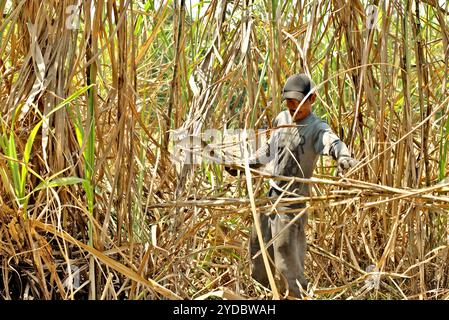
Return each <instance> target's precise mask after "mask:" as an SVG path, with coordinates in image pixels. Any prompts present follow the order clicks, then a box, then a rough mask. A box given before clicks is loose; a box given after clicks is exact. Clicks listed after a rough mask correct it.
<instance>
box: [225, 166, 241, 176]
mask: <svg viewBox="0 0 449 320" xmlns="http://www.w3.org/2000/svg"><path fill="white" fill-rule="evenodd" d="M224 168H225V170H226V171H227V172H228V173H229V174H230V175H231V176H233V177H235V176H237V173H238V171H239V170H237V169H234V168H231V167H228V166H225V167H224Z"/></svg>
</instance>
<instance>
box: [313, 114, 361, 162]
mask: <svg viewBox="0 0 449 320" xmlns="http://www.w3.org/2000/svg"><path fill="white" fill-rule="evenodd" d="M315 151H316V152H317V153H318V154H321V155H327V156H331V157H332V158H334V160H336V161H337V163H338V167H339V169H340V170H346V169H349V168H352V167H354V166H355V165H356V164H357V160H355V159H354V158H352V157H351V153H350V152H349V149H348V147H347V146H346V144H345V143H344V142H343V141H341V140H340V138H339V137H338V136H337V135H336V134H335V133H334V132H333V131H332V129H331V128H330V127H329V125H328V124H327V123H326V122H324V121H322V122H320V123H318V125H317V135H316V139H315Z"/></svg>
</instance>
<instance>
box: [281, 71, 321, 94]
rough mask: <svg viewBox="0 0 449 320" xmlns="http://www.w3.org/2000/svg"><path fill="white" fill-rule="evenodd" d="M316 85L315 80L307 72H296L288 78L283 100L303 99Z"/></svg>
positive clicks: (283, 91)
mask: <svg viewBox="0 0 449 320" xmlns="http://www.w3.org/2000/svg"><path fill="white" fill-rule="evenodd" d="M314 87H315V84H314V83H313V81H312V80H311V79H310V78H309V76H308V75H306V74H305V73H301V74H295V75H293V76H291V77H289V78H288V79H287V81H286V82H285V85H284V89H283V90H282V100H285V99H295V100H298V101H302V99H304V97H305V96H306V95H307V94H308V93H309V92H310V91H311V90H312V89H313V88H314Z"/></svg>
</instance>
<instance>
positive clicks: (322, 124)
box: [310, 113, 329, 128]
mask: <svg viewBox="0 0 449 320" xmlns="http://www.w3.org/2000/svg"><path fill="white" fill-rule="evenodd" d="M310 123H311V124H312V125H314V126H317V127H319V128H327V127H329V125H328V124H327V121H326V120H324V119H322V118H321V117H319V116H317V115H316V114H315V113H312V117H311V121H310Z"/></svg>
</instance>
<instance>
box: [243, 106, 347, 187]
mask: <svg viewBox="0 0 449 320" xmlns="http://www.w3.org/2000/svg"><path fill="white" fill-rule="evenodd" d="M319 155H328V156H332V157H333V158H334V159H338V158H339V157H340V156H351V154H350V152H349V150H348V148H347V147H346V145H345V144H344V143H343V142H342V141H341V140H340V139H339V138H338V136H337V135H336V134H335V133H334V132H333V131H332V129H331V128H330V127H329V125H328V124H327V123H326V122H325V121H323V120H322V119H320V118H319V117H317V116H316V115H315V114H314V113H311V114H310V115H308V116H307V117H306V118H304V119H302V120H300V121H298V122H294V121H293V120H292V117H291V116H290V113H289V112H288V111H287V110H286V111H283V112H281V113H280V114H279V115H278V116H277V117H276V119H275V120H274V121H273V132H272V134H271V138H270V140H269V141H268V142H267V143H266V144H265V145H264V146H263V147H262V148H260V149H259V150H257V152H256V153H255V154H254V156H252V157H251V158H250V166H251V167H253V168H257V167H259V166H260V165H262V164H264V163H267V162H268V161H267V160H269V161H274V163H273V166H272V167H273V172H272V174H273V175H274V176H276V175H281V176H289V177H298V178H306V179H308V178H310V177H311V176H312V174H313V170H314V168H315V165H316V162H317V160H318V156H319ZM288 184H289V182H287V181H277V182H274V181H270V185H271V186H272V187H274V188H275V189H277V190H278V191H282V190H287V191H288V192H291V193H294V194H299V195H306V196H308V195H309V185H308V184H304V183H299V182H294V183H293V184H291V185H290V187H288V189H287V188H286V187H287V186H288ZM290 195H292V194H290Z"/></svg>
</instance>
